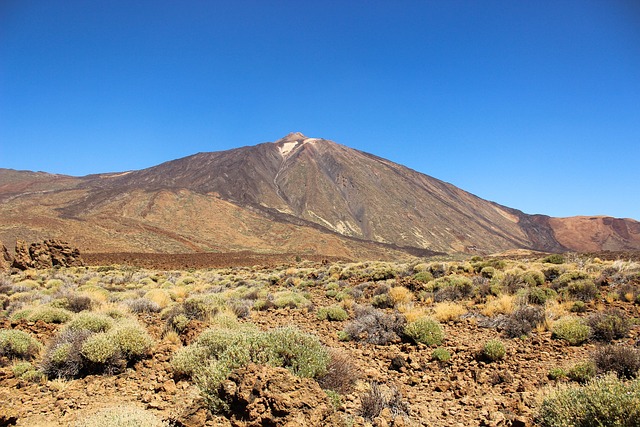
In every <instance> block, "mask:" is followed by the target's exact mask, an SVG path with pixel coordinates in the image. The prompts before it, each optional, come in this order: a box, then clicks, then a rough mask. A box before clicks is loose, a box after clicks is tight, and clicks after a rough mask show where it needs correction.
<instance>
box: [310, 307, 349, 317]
mask: <svg viewBox="0 0 640 427" xmlns="http://www.w3.org/2000/svg"><path fill="white" fill-rule="evenodd" d="M317 316H318V319H319V320H331V321H342V320H347V319H348V318H349V314H348V313H347V312H346V310H345V309H344V308H342V307H340V306H339V305H332V306H330V307H321V308H319V309H318V313H317Z"/></svg>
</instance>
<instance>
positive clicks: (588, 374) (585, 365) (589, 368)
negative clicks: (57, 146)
mask: <svg viewBox="0 0 640 427" xmlns="http://www.w3.org/2000/svg"><path fill="white" fill-rule="evenodd" d="M595 376H596V365H595V364H594V363H593V362H591V361H586V362H580V363H577V364H575V365H574V366H572V367H571V368H570V369H569V370H568V371H567V377H569V379H571V380H573V381H576V382H578V383H580V384H584V383H586V382H587V381H589V380H590V379H592V378H593V377H595Z"/></svg>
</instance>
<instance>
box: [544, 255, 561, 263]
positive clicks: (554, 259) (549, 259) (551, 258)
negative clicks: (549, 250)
mask: <svg viewBox="0 0 640 427" xmlns="http://www.w3.org/2000/svg"><path fill="white" fill-rule="evenodd" d="M542 262H546V263H549V264H564V256H562V255H561V254H551V255H548V256H546V257H544V258H543V259H542Z"/></svg>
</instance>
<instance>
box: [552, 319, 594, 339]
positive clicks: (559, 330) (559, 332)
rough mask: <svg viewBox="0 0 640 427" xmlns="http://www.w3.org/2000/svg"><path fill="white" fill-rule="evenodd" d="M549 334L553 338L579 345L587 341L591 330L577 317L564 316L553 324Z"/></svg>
mask: <svg viewBox="0 0 640 427" xmlns="http://www.w3.org/2000/svg"><path fill="white" fill-rule="evenodd" d="M551 332H552V336H553V337H554V338H558V339H562V340H564V341H567V342H568V343H569V344H571V345H580V344H582V343H583V342H585V341H586V340H588V339H589V335H590V334H591V328H589V326H588V325H586V324H585V323H584V322H583V321H582V320H581V319H580V318H578V317H574V316H565V317H561V318H560V319H558V320H557V321H556V322H554V324H553V327H552V329H551Z"/></svg>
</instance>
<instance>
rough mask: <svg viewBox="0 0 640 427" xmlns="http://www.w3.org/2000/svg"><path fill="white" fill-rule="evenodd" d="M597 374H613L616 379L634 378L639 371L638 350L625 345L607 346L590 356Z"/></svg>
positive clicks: (639, 352) (639, 351)
mask: <svg viewBox="0 0 640 427" xmlns="http://www.w3.org/2000/svg"><path fill="white" fill-rule="evenodd" d="M592 359H593V362H594V363H595V366H596V368H598V372H614V373H615V374H616V375H618V378H627V379H631V378H635V377H637V376H638V372H639V371H640V350H638V349H636V348H633V347H630V346H626V345H619V346H618V345H616V346H614V345H607V346H604V347H600V348H598V349H597V350H596V351H595V353H594V354H593V355H592Z"/></svg>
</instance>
